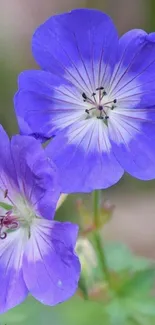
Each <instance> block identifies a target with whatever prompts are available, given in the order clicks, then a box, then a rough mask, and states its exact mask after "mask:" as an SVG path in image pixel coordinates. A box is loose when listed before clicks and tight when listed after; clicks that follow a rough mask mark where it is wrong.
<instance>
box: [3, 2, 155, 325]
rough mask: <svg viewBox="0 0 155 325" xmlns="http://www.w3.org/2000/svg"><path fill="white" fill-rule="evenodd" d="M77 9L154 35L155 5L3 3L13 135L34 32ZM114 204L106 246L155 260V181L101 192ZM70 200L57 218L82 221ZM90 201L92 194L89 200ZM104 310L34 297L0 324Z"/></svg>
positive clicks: (50, 321) (67, 321)
mask: <svg viewBox="0 0 155 325" xmlns="http://www.w3.org/2000/svg"><path fill="white" fill-rule="evenodd" d="M77 7H87V8H97V9H100V10H103V11H105V12H106V13H108V14H109V15H110V16H111V17H112V18H113V20H114V22H115V24H116V26H117V28H118V30H119V33H120V35H121V34H122V33H124V32H126V31H127V30H129V29H132V28H142V29H145V30H147V31H148V32H151V31H155V0H136V1H135V0H90V1H84V0H26V1H24V0H0V44H1V50H0V123H1V124H3V126H4V127H5V128H6V130H7V132H8V133H9V134H10V135H11V134H14V133H16V132H18V127H17V124H16V119H15V115H14V110H13V100H12V98H13V95H14V93H15V91H16V89H17V77H18V74H19V73H20V71H22V70H26V69H31V68H36V65H35V62H34V60H33V58H32V54H31V37H32V33H33V32H34V30H35V28H36V27H37V26H38V25H39V24H40V23H42V22H43V21H44V20H46V19H47V18H48V17H49V16H51V15H53V14H55V13H60V12H63V11H68V10H71V9H73V8H77ZM103 196H104V198H105V199H108V200H110V202H111V204H114V205H115V209H114V213H113V218H112V219H111V220H110V222H109V223H108V224H107V225H106V226H105V229H104V231H103V237H104V239H105V240H106V241H112V242H113V241H120V242H122V243H125V244H127V245H128V246H129V247H130V249H131V250H132V251H133V252H135V253H136V254H138V255H141V256H146V257H150V258H155V181H152V182H140V181H137V180H135V179H131V178H130V177H129V176H128V175H125V177H124V178H123V179H122V180H121V181H120V183H119V184H117V185H116V186H114V187H112V188H111V189H109V190H107V191H105V192H104V193H103ZM77 197H79V196H76V197H75V196H71V197H69V198H67V200H66V201H65V202H64V204H63V205H62V206H61V207H60V209H59V210H58V212H57V218H58V219H61V220H72V221H75V222H78V217H79V216H78V212H77V209H76V203H75V201H76V198H77ZM85 198H86V200H89V199H90V197H89V195H85ZM102 313H103V311H102V308H101V306H100V305H97V304H95V303H85V305H83V302H82V301H81V300H80V299H79V298H77V297H74V298H73V299H72V300H71V301H69V302H66V303H65V304H63V305H61V306H58V307H56V308H49V307H43V306H41V305H40V304H39V303H37V302H36V301H35V300H33V299H32V298H29V299H28V300H27V301H26V302H25V303H24V304H23V305H22V306H20V307H17V308H15V309H14V311H11V312H9V313H7V314H6V315H4V316H1V317H0V325H5V324H6V325H11V324H13V325H17V324H29V325H32V324H33V325H36V324H37V325H39V324H45V325H57V324H58V325H71V324H72V323H73V324H75V325H76V324H79V325H87V324H89V325H91V324H94V322H95V321H96V322H98V325H100V324H103V322H102V316H103V314H102Z"/></svg>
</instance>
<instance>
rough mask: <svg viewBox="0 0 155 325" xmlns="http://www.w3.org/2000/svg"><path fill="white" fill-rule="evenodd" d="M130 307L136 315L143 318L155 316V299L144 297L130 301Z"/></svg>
mask: <svg viewBox="0 0 155 325" xmlns="http://www.w3.org/2000/svg"><path fill="white" fill-rule="evenodd" d="M128 306H129V307H130V309H131V310H132V311H133V312H134V313H135V312H136V313H138V314H141V315H143V316H155V298H154V297H144V298H138V299H135V298H134V299H133V298H131V299H129V300H128Z"/></svg>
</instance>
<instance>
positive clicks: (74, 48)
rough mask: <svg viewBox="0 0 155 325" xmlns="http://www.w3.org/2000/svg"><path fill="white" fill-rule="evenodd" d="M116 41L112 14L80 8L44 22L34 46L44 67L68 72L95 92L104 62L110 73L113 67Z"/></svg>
mask: <svg viewBox="0 0 155 325" xmlns="http://www.w3.org/2000/svg"><path fill="white" fill-rule="evenodd" d="M117 44H118V36H117V32H116V29H115V26H114V25H113V22H112V21H111V19H110V17H108V16H107V15H106V14H104V13H102V12H100V11H98V10H89V9H77V10H73V11H71V12H69V13H65V14H61V15H56V16H53V17H51V18H50V19H49V20H47V21H46V22H45V23H44V24H42V25H41V26H40V27H39V28H38V29H37V30H36V32H35V34H34V36H33V40H32V50H33V54H34V57H35V59H36V61H37V62H38V63H39V65H40V66H41V67H42V68H43V69H45V70H48V71H50V72H52V73H54V74H58V75H65V77H66V78H67V79H69V80H71V81H72V82H73V83H74V84H76V85H78V84H80V85H81V87H82V89H83V90H84V89H87V90H89V91H90V90H91V92H93V91H94V90H95V89H93V86H94V84H96V81H97V79H96V76H95V74H97V77H98V76H99V80H98V82H97V85H96V87H99V86H101V85H100V81H101V79H102V77H103V76H102V74H101V72H102V71H103V64H105V65H106V69H105V70H108V75H109V74H110V71H112V70H113V64H114V62H115V59H116V53H117ZM95 63H96V64H97V66H96V65H95V69H94V64H95ZM88 70H89V71H88ZM105 70H104V74H105V73H106V71H105ZM90 73H91V75H90ZM108 75H107V77H108ZM92 77H93V78H92ZM92 89H93V91H92Z"/></svg>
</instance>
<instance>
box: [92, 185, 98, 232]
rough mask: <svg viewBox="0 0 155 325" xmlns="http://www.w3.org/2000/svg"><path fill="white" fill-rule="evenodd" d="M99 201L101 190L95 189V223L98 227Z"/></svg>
mask: <svg viewBox="0 0 155 325" xmlns="http://www.w3.org/2000/svg"><path fill="white" fill-rule="evenodd" d="M99 201H100V191H94V192H93V215H94V224H95V226H96V228H98V226H99V222H100V221H99V217H100V211H99Z"/></svg>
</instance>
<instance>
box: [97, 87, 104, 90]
mask: <svg viewBox="0 0 155 325" xmlns="http://www.w3.org/2000/svg"><path fill="white" fill-rule="evenodd" d="M103 89H104V87H98V88H96V90H103Z"/></svg>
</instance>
